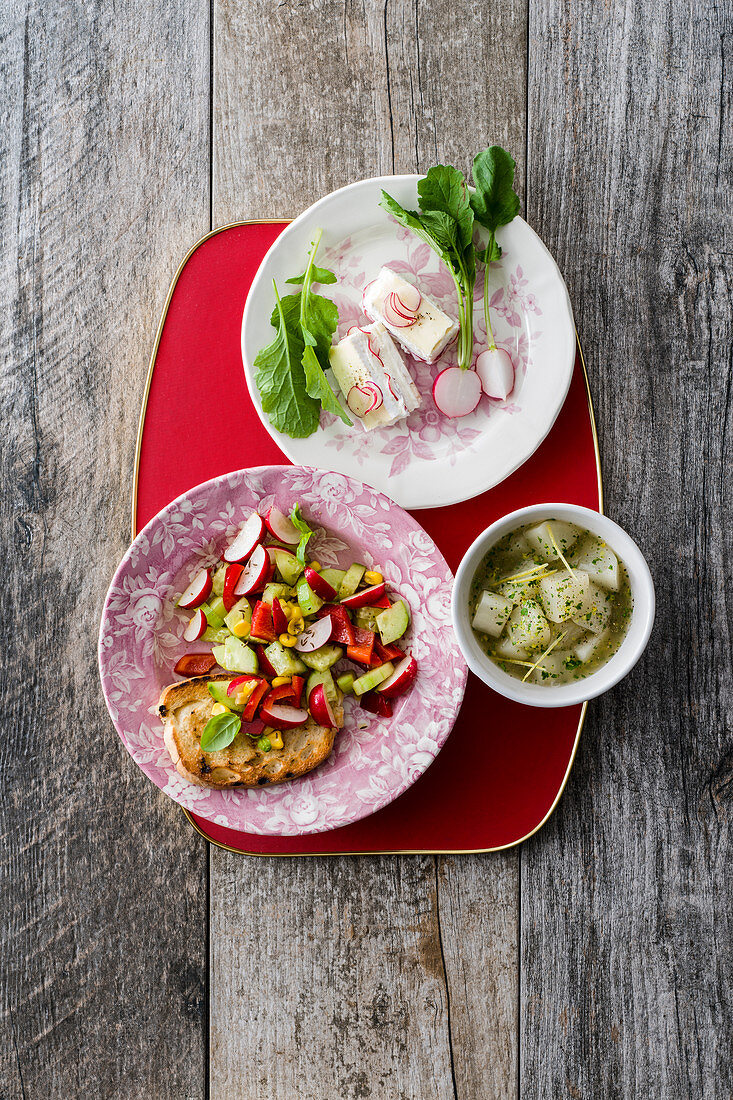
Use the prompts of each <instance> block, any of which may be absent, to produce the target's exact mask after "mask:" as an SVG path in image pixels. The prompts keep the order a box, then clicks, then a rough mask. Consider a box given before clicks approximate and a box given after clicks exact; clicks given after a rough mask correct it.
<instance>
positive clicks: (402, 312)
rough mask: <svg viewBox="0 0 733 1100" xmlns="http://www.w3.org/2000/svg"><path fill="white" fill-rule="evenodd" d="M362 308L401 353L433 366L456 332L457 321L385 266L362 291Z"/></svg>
mask: <svg viewBox="0 0 733 1100" xmlns="http://www.w3.org/2000/svg"><path fill="white" fill-rule="evenodd" d="M363 306H364V312H365V313H366V314H368V316H369V317H371V318H372V320H374V321H381V323H382V324H383V325H384V326H385V327H386V328H387V330H388V331H389V332H390V333H391V334H392V336H394V338H395V340H397V342H398V343H400V344H401V345H402V347H403V348H404V349H405V351H408V352H409V353H410V355H412V356H414V358H415V359H422V360H424V361H425V362H426V363H434V362H435V360H436V359H437V358H438V356H439V355H440V353H441V351H443V349H444V348H445V347H446V346H447V345H448V344H449V343H450V342H451V340H453V339H455V337H456V334H457V333H458V322H457V321H454V320H453V318H452V317H449V316H448V314H447V313H443V310H442V309H441V308H440V307H439V306H438V305H437V304H436V303H435V302H434V301H433V300H432V298H428V297H427V295H425V294H422V293H421V292H420V288H419V287H416V286H414V285H413V284H412V283H408V282H407V280H406V279H403V278H402V276H401V275H398V274H397V273H396V272H395V271H392V270H391V269H390V268H389V267H383V268H382V270H381V271H380V272H379V275H378V276H377V278H376V279H375V280H374V282H373V283H370V284H369V286H368V287H367V288H366V290H365V291H364V297H363Z"/></svg>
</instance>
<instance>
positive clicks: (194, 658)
mask: <svg viewBox="0 0 733 1100" xmlns="http://www.w3.org/2000/svg"><path fill="white" fill-rule="evenodd" d="M215 664H216V657H214V656H213V655H212V654H211V653H185V654H184V655H183V657H181V659H180V660H179V661H178V662H177V663H176V666H175V668H174V669H173V671H174V672H175V673H176V675H177V676H205V675H206V673H207V672H211V670H212V668H213V667H214V665H215Z"/></svg>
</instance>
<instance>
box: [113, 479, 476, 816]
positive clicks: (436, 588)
mask: <svg viewBox="0 0 733 1100" xmlns="http://www.w3.org/2000/svg"><path fill="white" fill-rule="evenodd" d="M295 501H299V502H300V505H301V509H302V511H303V514H304V515H305V516H306V518H307V519H308V520H309V521H310V522H311V525H312V526H313V527H314V528H316V534H315V536H314V538H313V540H312V542H311V544H310V546H309V552H312V554H313V556H314V557H316V558H317V559H318V561H320V562H321V564H322V565H328V566H335V567H338V566H341V567H345V566H347V565H348V564H349V563H350V562H352V561H354V560H357V561H362V562H364V563H365V564H366V565H367V566H369V567H370V568H372V567H379V569H380V570H381V571H382V572H383V573H384V575H385V577H386V578H387V580H388V581H389V583H390V587H391V589H392V590H393V591H395V592H397V593H398V594H399V595H400V596H402V597H403V598H404V599H405V600H406V601H407V603H408V604H409V606H410V609H411V612H412V623H411V626H410V630H409V633H408V634H407V636H406V649H407V651H408V652H410V653H412V655H413V656H414V657H415V658H416V660H417V662H418V665H419V670H420V671H419V674H418V678H417V681H416V683H415V685H414V687H413V688H412V690H411V691H410V692H409V693H408V694H406V695H405V696H403V697H401V698H400V699H398V700H396V705H395V712H394V715H393V717H392V718H390V719H381V718H378V717H377V716H376V715H373V714H369V713H367V712H366V711H364V710H362V709H361V708H360V707H359V706H358V705H357V704H356V701H355V700H354V699H352V698H347V699H346V701H345V703H346V720H345V724H344V728H343V729H342V730H341V731H340V733H339V734H338V736H337V738H336V744H335V746H334V751H333V752H332V754H331V756H330V757H329V759H328V760H327V761H326V762H325V763H324V764H322V765H321V767H320V768H318V769H316V771H314V772H312V773H311V774H310V775H307V776H305V777H304V778H302V779H298V780H294V781H293V782H292V783H284V784H282V785H280V786H275V787H270V788H268V789H256V790H255V789H252V790H249V789H241V788H240V789H235V790H228V791H215V790H209V789H208V788H205V787H197V786H194V785H193V784H190V783H188V782H186V780H184V779H182V778H181V776H180V775H179V774H178V772H177V771H176V770H175V768H174V767H173V764H172V762H171V760H170V757H169V756H168V753H167V751H166V749H165V746H164V744H163V728H162V725H161V723H160V720H159V718H158V716H157V709H156V708H157V702H158V698H159V696H160V693H161V691H162V689H163V688H164V687H165V686H166V685H167V684H169V683H171V682H172V681H173V680H174V679H175V677H174V675H173V666H174V665H175V663H176V661H177V660H178V658H179V657H181V656H182V655H183V654H184V653H186V652H194V651H203V650H204V649H206V648H208V647H207V646H206V645H205V644H204V643H195V645H194V646H191V645H189V644H188V643H186V642H185V641H184V640H183V628H184V626H185V623H186V621H187V615H186V613H184V612H182V611H180V610H179V609H178V608H177V607H176V600H177V598H178V596H179V595H180V594H181V592H182V591H183V589H184V588H185V587H186V584H187V583H188V580H189V579H190V577H191V575H192V573H194V572H195V571H196V569H197V568H200V567H201V566H207V565H212V564H213V563H214V562H216V561H218V560H219V557H220V555H221V551H222V549H223V547H224V546H225V545H226V543H227V541H228V540H229V539H230V538H231V537H232V535H233V533H234V532H235V531H236V529H237V528H238V527H239V526H240V525H241V524H242V523H243V521H244V520H245V519H246V518H247V516H248V515H249V514H250V513H251V512H252V511H255V510H257V511H264V510H266V509H267V508H268V507H269V506H270V505H271V504H272V503H275V504H277V505H278V507H280V508H281V509H283V510H284V511H289V510H290V508H291V507H292V505H293V504H294V503H295ZM452 585H453V576H452V574H451V572H450V570H449V568H448V565H447V563H446V561H445V559H444V558H443V555H442V554H441V553H440V551H439V550H438V548H437V546H436V545H435V543H434V542H433V540H432V539H431V538H430V536H429V535H428V534H427V532H426V531H424V530H423V528H422V527H421V526H420V524H419V523H417V522H416V521H415V520H414V519H413V518H412V516H410V515H408V513H407V512H404V511H403V510H402V509H401V508H400V507H398V506H397V505H396V504H395V503H394V502H393V501H391V500H390V499H389V498H388V497H386V496H384V495H383V494H382V493H378V492H376V491H375V490H373V489H370V488H369V487H368V486H366V485H363V484H362V483H361V482H359V481H355V480H354V479H353V478H350V477H346V476H344V475H342V474H337V473H327V472H325V471H322V470H312V469H307V468H305V467H298V466H262V467H257V468H254V469H251V470H240V471H238V472H236V473H231V474H225V475H223V476H222V477H218V478H214V479H213V480H212V481H207V482H205V483H204V484H203V485H198V486H196V488H195V489H191V490H190V491H189V492H187V493H184V494H183V496H180V497H178V499H177V500H174V501H173V502H172V503H171V504H169V505H168V506H167V507H166V508H164V509H163V510H162V511H161V512H159V514H158V515H157V516H155V518H154V519H152V520H151V521H150V523H148V525H147V526H146V527H145V528H143V530H142V531H141V532H140V533H139V535H138V536H137V538H136V539H135V541H134V542H133V544H132V546H131V547H130V549H129V550H128V551H127V553H126V554H125V556H124V558H123V559H122V562H121V563H120V566H119V568H118V570H117V572H116V574H115V576H114V579H113V581H112V584H111V586H110V589H109V593H108V594H107V600H106V602H105V605H104V611H103V613H102V624H101V629H100V637H99V667H100V672H101V678H102V688H103V690H104V697H105V700H106V702H107V706H108V708H109V712H110V714H111V716H112V721H113V722H114V724H115V726H116V728H117V732H118V733H119V735H120V737H121V738H122V742H123V744H124V745H125V747H126V748H127V750H128V752H129V753H130V755H131V756H132V758H133V760H134V761H135V762H136V764H138V765H139V767H140V768H142V770H143V771H144V772H145V774H146V775H147V776H148V777H149V778H150V779H152V781H153V782H154V783H155V785H156V786H157V787H160V789H161V790H162V791H163V792H164V793H165V794H167V795H169V796H170V797H171V798H172V799H174V800H175V801H176V802H178V803H179V804H180V805H181V806H185V807H186V809H188V810H193V811H195V812H196V813H197V814H199V815H200V816H202V817H205V818H207V819H208V820H210V821H213V822H215V823H216V824H217V825H223V826H225V827H227V828H230V829H238V830H240V831H243V832H249V833H260V834H266V835H270V836H296V835H299V834H303V833H318V832H323V831H324V830H327V829H336V828H338V827H339V826H341V825H349V824H351V823H352V822H354V821H358V820H359V819H360V818H362V817H366V816H367V815H368V814H372V813H375V811H377V810H380V809H381V808H382V807H383V806H386V805H387V803H388V802H391V801H392V800H393V799H395V798H397V797H398V795H400V794H402V793H403V791H405V790H407V788H408V787H409V786H410V785H411V784H412V783H414V782H415V780H416V779H418V778H419V776H421V775H422V773H423V772H424V771H425V770H426V768H428V767H429V766H430V764H431V763H432V762H433V760H434V759H435V757H436V756H437V754H438V752H439V751H440V749H441V747H442V745H443V744H444V743H445V741H446V739H447V737H448V734H449V733H450V731H451V729H452V728H453V723H454V722H455V719H456V716H457V714H458V710H459V708H460V705H461V701H462V699H463V693H464V690H465V686H466V676H467V667H466V662H465V660H464V658H463V656H462V654H461V651H460V648H459V646H458V643H457V641H456V638H455V635H454V634H453V630H452V627H451V612H450V601H451V589H452Z"/></svg>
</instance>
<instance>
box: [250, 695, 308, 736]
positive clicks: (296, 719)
mask: <svg viewBox="0 0 733 1100" xmlns="http://www.w3.org/2000/svg"><path fill="white" fill-rule="evenodd" d="M260 718H261V719H262V721H263V722H265V723H266V724H267V725H268V726H274V727H275V729H279V730H292V729H295V727H296V726H302V725H303V723H304V722H307V721H308V711H307V710H301V708H300V707H279V706H277V705H272V704H268V702H267V700H265V701H264V703H262V705H261V706H260Z"/></svg>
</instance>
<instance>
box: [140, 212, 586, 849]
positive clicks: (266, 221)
mask: <svg viewBox="0 0 733 1100" xmlns="http://www.w3.org/2000/svg"><path fill="white" fill-rule="evenodd" d="M289 220H290V219H288V218H250V219H248V220H246V221H239V222H230V223H229V224H228V225H220V226H219V227H218V228H217V229H212V230H211V231H210V232H209V233H206V234H204V236H203V237H201V238H200V239H199V240H198V241H196V243H195V244H193V245H192V246H191V248H189V250H188V252H187V253H186V255H185V256H184V257H183V259H182V260H181V262H180V264H179V266H178V269H177V270H176V273H175V275H174V276H173V279H172V280H171V284H170V287H169V288H168V294H167V296H166V299H165V303H164V305H163V311H162V313H161V317H160V322H159V324H158V330H157V332H156V334H155V342H154V344H153V350H152V353H151V356H150V362H149V364H148V373H147V377H146V379H145V389H144V391H143V400H142V405H141V407H140V419H139V421H138V428H137V439H136V442H135V466H134V471H133V479H132V501H131V504H132V517H131V533H132V538H133V539H134V538H135V536H136V534H137V523H136V520H137V489H138V477H139V473H140V452H141V449H142V439H143V429H144V427H145V414H146V412H147V407H148V397H149V395H150V386H151V383H152V380H153V371H154V369H155V360H156V358H157V355H158V348H159V346H160V338H161V336H162V335H163V327H164V325H165V321H166V318H167V316H168V307H169V306H170V303H171V299H172V297H173V292H174V290H175V289H176V284H177V282H178V279H179V278H180V275H181V272H182V271H183V269H184V267H185V266H186V264H187V263H188V261H189V260H190V259H191V256H192V255H193V254H194V252H195V251H196V250H197V248H199V247H200V246H201V245H202V244H205V242H206V241H208V240H209V239H210V238H211V237H215V236H216V235H217V234H218V233H223V232H224V230H226V229H238V228H239V227H240V226H244V225H274V224H275V223H276V222H288V221H289ZM575 341H576V344H577V347H578V354H579V355H580V365H581V367H582V370H583V380H584V382H585V393H586V397H587V399H588V413H589V415H590V424H591V433H592V435H593V450H594V453H595V458H596V476H597V478H598V511H599V512H603V477H602V473H601V456H600V451H599V447H598V432H597V430H596V417H595V412H594V409H593V398H592V396H591V392H590V384H589V381H588V371H587V369H586V365H585V356H584V355H583V348H582V347H581V344H580V338H579V336H578V330H577V329H575ZM587 710H588V703H587V702H585V703H583V707H582V710H581V712H580V719H579V720H578V728H577V730H576V731H575V741H574V742H573V751H572V753H571V754H570V759H569V761H568V766H567V768H566V769H565V774H564V775H563V778H562V783H561V784H560V787H559V788H558V791H557V794H556V795H555V798H554V801H553V803H552V805H551V806H550V808H549V809H548V811H547V813H546V814H545V816H544V817H543V818H542V820H541V821H540V822H539V823H538V824H537V825H535V827H534V829H532V830H531V831H530V832H528V833H526V834H525V835H524V836H522V837H520V838H519V839H518V840H512V841H510V843H509V844H499V845H497V846H495V847H493V848H440V849H434V848H431V849H427V848H390V849H389V851H387V850H385V849H382V848H380V849H377V850H376V851H352V852H346V851H344V852H246V851H244V850H243V849H241V848H233V847H232V846H231V844H223V843H221V841H218V840H212V839H211V837H210V836H207V834H206V833H205V832H204V831H203V829H202V828H201V827H200V826H199V825H198V824H197V823H196V822H195V821H194V819H193V816H192V815H191V813H190V811H189V810H187V809H186V808H185V806H181V809H182V811H183V813H184V814H185V816H186V817H187V818H188V822H189V824H190V825H191V828H192V829H194V830H195V831H196V832H197V833H198V834H199V836H201V837H203V838H204V840H205V841H206V842H207V843H208V844H212V845H214V846H215V847H217V848H222V849H223V850H224V851H226V852H234V853H235V854H236V855H239V856H258V857H262V858H266V857H274V858H278V859H299V858H301V857H303V856H418V855H420V856H469V855H484V854H486V853H488V852H504V851H506V850H507V849H508V848H516V847H517V845H518V844H523V843H524V842H525V840H529V838H530V837H532V836H534V835H535V833H537V832H539V830H540V829H541V828H542V827H543V825H545V824H546V823H547V821H548V820H549V818H550V816H551V815H552V813H553V812H554V810H555V808H556V807H557V804H558V802H559V801H560V798H561V796H562V793H563V791H564V790H565V786H566V784H567V781H568V779H569V778H570V772H571V769H572V767H573V763H574V762H575V755H576V753H577V751H578V744H579V743H580V734H581V732H582V729H583V725H584V723H585V717H586V712H587Z"/></svg>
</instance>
